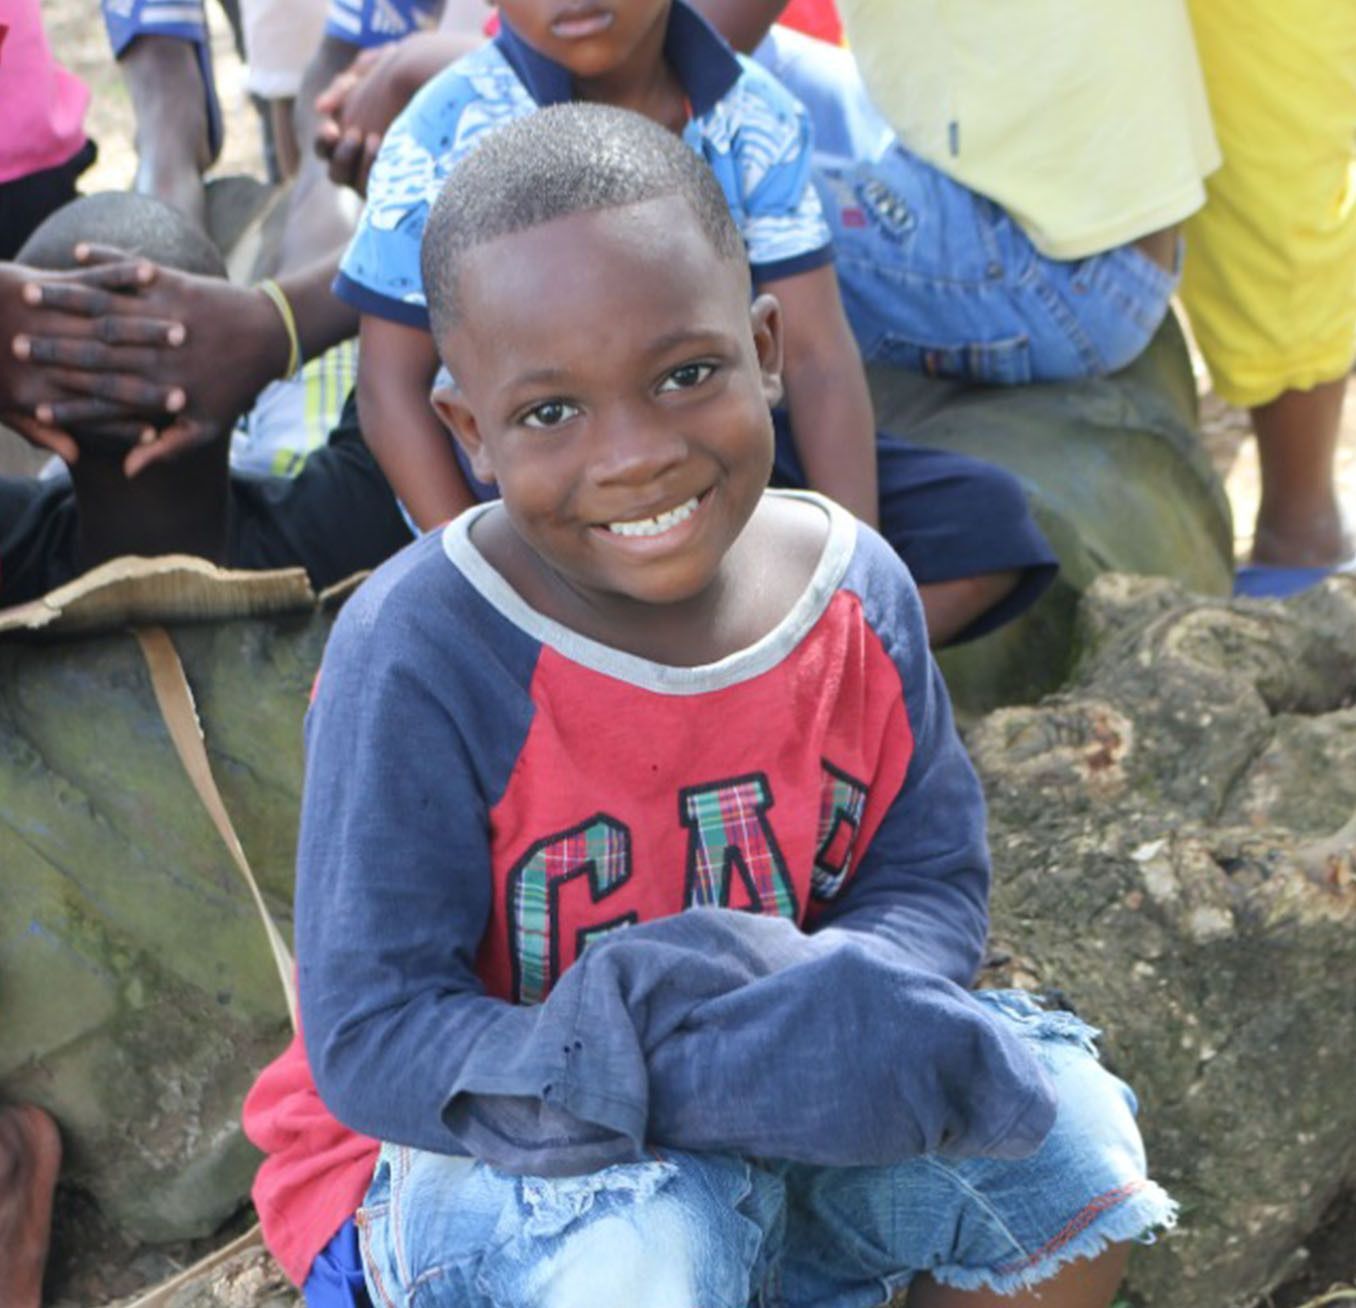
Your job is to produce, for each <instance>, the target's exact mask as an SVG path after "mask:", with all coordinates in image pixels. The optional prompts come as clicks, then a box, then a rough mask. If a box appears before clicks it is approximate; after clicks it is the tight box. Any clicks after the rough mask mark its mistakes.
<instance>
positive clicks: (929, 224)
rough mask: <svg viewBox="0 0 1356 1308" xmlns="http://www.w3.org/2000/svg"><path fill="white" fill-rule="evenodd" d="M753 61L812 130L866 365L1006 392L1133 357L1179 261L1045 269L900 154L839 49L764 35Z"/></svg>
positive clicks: (1021, 232)
mask: <svg viewBox="0 0 1356 1308" xmlns="http://www.w3.org/2000/svg"><path fill="white" fill-rule="evenodd" d="M755 57H756V58H757V59H758V61H759V63H760V64H761V65H762V66H763V67H765V68H767V69H768V71H769V72H771V73H773V74H774V75H775V76H776V78H777V80H778V81H780V82H781V83H782V84H783V85H785V86H786V87H787V88H788V89H789V90H790V91H791V92H792V93H793V94H794V95H795V96H796V97H797V99H799V100H800V101H801V103H802V104H804V106H805V108H806V110H807V111H808V112H809V114H810V118H811V120H812V122H813V123H814V141H815V168H814V181H815V186H816V188H817V190H818V192H819V198H820V201H821V203H822V205H823V208H824V215H825V218H826V219H827V220H828V224H829V227H830V229H831V230H832V232H833V243H834V250H835V253H836V256H837V268H838V278H839V282H840V284H841V286H842V293H843V307H844V309H845V310H846V312H847V316H848V321H849V323H850V324H851V326H852V332H853V335H854V336H855V338H856V340H857V343H858V345H859V346H860V347H861V351H862V356H863V357H864V358H865V359H866V360H867V361H868V362H871V363H885V364H892V365H894V366H896V367H902V368H910V369H912V370H914V371H916V372H924V373H928V374H930V375H933V376H942V377H955V378H960V379H963V380H967V381H975V382H986V383H999V384H1008V385H1011V384H1021V383H1025V382H1059V381H1074V380H1077V379H1079V378H1083V377H1094V376H1103V375H1105V374H1107V373H1110V372H1114V371H1116V370H1117V369H1119V368H1123V367H1125V366H1126V365H1127V364H1129V363H1131V362H1132V361H1133V360H1135V359H1136V358H1138V357H1139V355H1140V353H1141V352H1142V351H1143V350H1144V348H1145V346H1147V345H1148V343H1149V341H1150V340H1151V339H1152V337H1153V334H1154V332H1155V331H1157V330H1158V326H1159V324H1160V323H1161V322H1162V321H1163V318H1164V317H1165V316H1166V314H1167V312H1168V306H1169V303H1170V301H1171V299H1172V294H1173V291H1174V290H1175V289H1176V286H1177V281H1178V275H1179V269H1178V267H1177V265H1178V264H1179V263H1180V260H1179V259H1174V258H1172V257H1171V255H1169V258H1168V260H1167V263H1168V265H1169V266H1164V263H1162V262H1159V261H1157V260H1156V259H1155V258H1153V257H1151V256H1150V254H1148V253H1146V252H1145V251H1144V250H1141V249H1140V248H1138V247H1137V246H1136V245H1135V244H1134V243H1129V244H1125V245H1119V246H1116V247H1114V248H1112V249H1109V250H1103V251H1102V252H1100V253H1097V254H1093V255H1090V256H1088V257H1085V258H1055V257H1053V256H1051V255H1048V254H1046V253H1044V252H1042V250H1041V249H1040V248H1039V247H1038V245H1037V244H1036V242H1035V241H1034V240H1033V239H1032V237H1031V236H1030V235H1029V234H1028V233H1027V231H1026V230H1025V229H1024V228H1023V227H1022V225H1021V224H1020V223H1019V222H1018V221H1017V220H1016V219H1015V218H1013V217H1012V215H1011V214H1009V213H1007V212H1006V211H1004V210H1003V209H1002V208H1001V207H1000V206H999V205H997V204H995V203H994V202H993V201H992V200H989V199H987V198H986V197H985V196H983V195H981V194H979V193H978V192H977V191H973V190H971V189H970V188H969V187H967V186H965V185H964V184H963V183H962V182H959V181H956V180H955V179H954V178H951V177H948V176H947V175H946V174H945V173H944V172H942V171H941V170H939V169H937V168H935V167H933V166H932V165H931V164H930V163H928V162H927V161H926V160H925V159H922V158H920V157H919V156H918V155H916V154H914V153H913V152H911V151H910V150H908V149H906V148H905V147H904V146H903V145H902V144H901V143H900V142H899V140H898V139H897V138H896V137H895V134H894V133H893V132H892V131H891V129H890V127H889V125H888V124H887V123H886V121H885V119H884V118H883V117H882V116H881V114H880V113H879V112H878V111H877V110H876V108H875V106H874V105H873V104H872V103H871V101H870V99H869V97H868V95H867V91H866V87H865V86H864V84H863V82H862V79H861V75H860V73H859V72H858V71H857V65H856V62H855V60H854V59H853V57H852V55H851V54H850V53H849V52H848V51H847V50H845V49H842V48H839V47H834V46H831V45H828V44H826V43H825V42H823V41H817V40H814V39H813V38H811V37H808V36H804V35H802V34H800V33H798V32H793V31H789V30H787V29H786V28H783V27H774V28H773V29H772V30H771V32H770V33H769V35H768V36H767V38H766V39H765V40H764V41H763V42H762V44H761V45H759V47H758V49H757V52H756V55H755ZM1172 248H1173V247H1172V245H1171V244H1169V246H1168V249H1169V251H1171V249H1172Z"/></svg>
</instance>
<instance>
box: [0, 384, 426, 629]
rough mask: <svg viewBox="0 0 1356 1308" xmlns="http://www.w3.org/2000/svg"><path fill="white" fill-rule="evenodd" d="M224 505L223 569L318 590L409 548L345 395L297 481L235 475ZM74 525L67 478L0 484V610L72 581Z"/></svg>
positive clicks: (405, 531) (75, 568)
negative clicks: (263, 572) (267, 571)
mask: <svg viewBox="0 0 1356 1308" xmlns="http://www.w3.org/2000/svg"><path fill="white" fill-rule="evenodd" d="M230 497H231V509H230V514H231V516H230V529H229V538H228V541H227V552H226V559H225V562H226V564H227V565H228V566H229V567H233V568H251V569H263V568H286V567H296V566H301V567H303V568H305V569H306V573H307V575H308V576H309V577H310V579H311V584H312V585H313V586H314V587H315V588H316V589H317V590H321V589H323V588H324V587H326V586H330V585H333V584H334V583H335V582H337V581H342V580H343V579H344V578H345V577H350V576H352V575H353V574H354V573H355V572H364V571H366V570H367V569H369V568H375V567H376V566H377V565H378V564H379V563H381V562H383V561H384V560H385V559H387V558H389V557H390V556H391V555H392V554H394V553H395V552H396V550H398V549H400V548H401V547H402V546H403V545H407V544H409V541H410V530H409V528H408V527H407V526H406V525H405V521H404V519H403V518H402V517H401V516H400V511H399V510H398V509H397V507H396V502H395V497H394V496H393V495H392V494H391V488H390V486H389V485H388V484H387V482H386V478H385V477H383V476H382V473H381V469H380V468H378V467H377V464H376V462H375V460H374V459H373V458H372V456H371V455H370V454H369V453H368V450H367V446H366V445H365V444H364V443H363V439H362V434H361V432H360V431H359V430H358V417H357V407H356V405H355V404H354V402H353V398H352V396H350V397H349V401H348V403H347V404H346V405H345V406H344V412H343V416H342V417H341V418H340V420H339V425H338V426H337V427H336V428H335V429H334V431H333V432H331V433H330V437H329V440H328V442H327V443H326V444H325V445H324V446H322V447H321V448H320V449H318V450H316V451H315V453H314V454H312V455H311V457H310V458H309V459H307V461H306V464H305V466H304V467H303V468H302V470H301V471H300V472H299V473H298V474H297V475H296V476H295V477H292V478H286V477H253V476H244V475H240V474H234V475H232V477H231V484H230ZM76 526H77V524H76V505H75V493H74V491H73V490H72V489H71V487H70V483H69V482H68V481H67V480H66V479H64V478H62V479H60V480H58V481H38V480H35V479H34V478H31V477H4V478H0V606H5V607H8V606H10V605H13V604H22V603H25V602H26V601H28V600H33V599H38V598H40V597H41V596H43V595H45V594H47V592H48V591H50V590H53V589H55V588H56V587H57V586H60V585H64V584H65V583H66V582H68V581H70V580H72V579H73V578H74V577H76V576H78V575H79V573H80V570H81V569H80V564H79V555H78V541H77V531H76Z"/></svg>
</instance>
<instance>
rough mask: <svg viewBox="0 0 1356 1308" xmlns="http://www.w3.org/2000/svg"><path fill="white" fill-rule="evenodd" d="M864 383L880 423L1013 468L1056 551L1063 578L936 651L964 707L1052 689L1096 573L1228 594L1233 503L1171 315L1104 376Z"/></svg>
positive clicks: (886, 372)
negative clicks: (968, 638) (997, 622)
mask: <svg viewBox="0 0 1356 1308" xmlns="http://www.w3.org/2000/svg"><path fill="white" fill-rule="evenodd" d="M870 380H871V392H872V398H873V399H874V401H875V404H876V418H877V422H878V423H879V424H880V426H881V427H882V428H884V429H886V430H887V431H894V432H898V433H899V434H900V435H901V436H904V437H906V438H907V439H909V440H911V441H915V442H916V443H918V444H920V445H930V446H938V447H940V448H943V449H949V450H954V451H956V452H958V453H961V454H969V455H973V456H976V457H978V458H982V459H988V460H990V461H991V462H993V463H997V464H1000V465H1001V466H1003V467H1005V468H1007V469H1009V471H1011V472H1013V473H1015V474H1016V476H1017V477H1018V478H1019V479H1020V480H1021V482H1022V483H1023V485H1024V486H1025V487H1026V489H1027V493H1028V495H1029V497H1030V500H1031V505H1032V511H1033V512H1034V514H1035V516H1036V520H1037V521H1038V522H1039V523H1040V525H1041V527H1042V529H1043V530H1044V531H1045V533H1046V535H1047V537H1048V538H1049V540H1050V543H1051V544H1052V545H1053V546H1054V548H1055V552H1056V553H1057V554H1058V555H1059V559H1060V565H1061V571H1060V576H1059V578H1058V579H1057V580H1056V582H1055V584H1054V586H1052V587H1051V589H1050V590H1049V591H1048V592H1047V594H1046V595H1045V596H1044V597H1043V598H1042V600H1041V601H1040V603H1039V604H1037V605H1036V606H1035V607H1034V608H1032V609H1031V610H1030V611H1029V612H1028V613H1027V614H1025V615H1024V616H1023V617H1022V618H1020V619H1019V620H1018V621H1016V622H1014V623H1011V624H1009V625H1008V626H1007V627H1004V628H1003V629H1002V630H1000V631H996V632H993V633H992V634H990V635H988V636H985V637H983V638H982V639H980V640H977V641H974V642H973V643H971V644H967V645H963V646H961V647H960V648H959V649H955V650H948V651H946V652H945V653H944V655H943V657H942V665H943V668H944V669H945V671H946V675H947V681H948V683H949V684H950V686H951V688H952V694H953V696H954V697H955V699H956V701H957V703H958V706H959V707H960V708H962V709H963V710H965V711H967V712H970V713H973V712H979V711H983V710H986V709H990V708H993V707H995V706H997V705H1000V704H1013V703H1024V702H1030V701H1031V700H1033V699H1035V698H1037V697H1038V696H1039V695H1041V694H1044V693H1046V692H1049V691H1052V690H1054V689H1056V688H1057V687H1058V686H1059V685H1061V684H1062V682H1063V681H1064V679H1065V677H1066V675H1067V674H1068V671H1069V667H1070V663H1071V661H1072V658H1073V656H1074V652H1075V651H1074V646H1073V632H1074V614H1075V611H1076V609H1077V606H1078V599H1079V596H1080V595H1081V594H1082V593H1083V592H1084V591H1085V590H1086V589H1087V587H1088V586H1089V585H1090V584H1091V583H1092V581H1093V580H1094V579H1095V578H1096V577H1098V576H1100V575H1102V574H1103V573H1106V572H1123V573H1134V574H1142V575H1153V576H1164V577H1172V578H1175V579H1176V580H1177V581H1180V582H1182V583H1183V584H1184V585H1186V586H1187V587H1188V588H1190V589H1191V590H1194V591H1196V592H1198V593H1200V594H1203V595H1220V596H1224V595H1228V594H1229V592H1230V590H1231V587H1232V580H1233V531H1232V527H1231V525H1230V517H1229V505H1228V501H1227V499H1226V497H1225V494H1224V489H1223V487H1222V486H1221V484H1220V481H1219V478H1218V477H1217V476H1216V474H1215V472H1214V470H1213V468H1212V467H1211V465H1210V460H1209V458H1208V457H1207V455H1206V452H1205V449H1204V447H1203V445H1202V444H1201V440H1200V436H1199V433H1198V431H1197V424H1196V386H1195V381H1194V378H1193V376H1192V372H1191V362H1190V359H1189V357H1188V355H1187V351H1186V345H1185V342H1184V340H1183V337H1182V332H1181V328H1180V327H1179V326H1178V324H1177V321H1176V319H1175V318H1174V317H1173V316H1172V315H1171V314H1169V316H1168V318H1167V319H1166V320H1165V321H1164V323H1163V325H1162V327H1161V328H1160V329H1159V332H1158V334H1157V336H1155V338H1154V340H1153V342H1152V343H1151V345H1150V346H1149V348H1148V349H1147V350H1146V351H1145V352H1144V353H1143V354H1142V355H1141V356H1140V357H1139V358H1138V359H1137V360H1136V361H1135V362H1134V363H1133V364H1132V365H1131V366H1130V367H1128V368H1125V369H1123V370H1122V371H1121V372H1119V373H1116V374H1114V375H1113V376H1111V377H1105V378H1099V379H1094V380H1091V381H1086V382H1080V383H1077V384H1071V385H1061V386H1026V387H1018V388H1012V387H1002V386H988V387H984V386H965V385H961V384H960V383H957V382H949V381H941V380H937V379H935V378H929V377H921V376H917V375H915V374H911V373H907V372H904V371H902V370H901V369H898V368H873V369H872V370H871V372H870ZM982 512H983V510H982V507H977V509H976V513H977V514H979V513H982Z"/></svg>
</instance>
